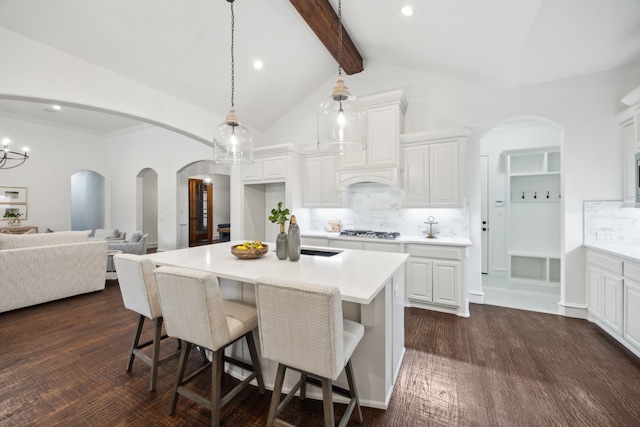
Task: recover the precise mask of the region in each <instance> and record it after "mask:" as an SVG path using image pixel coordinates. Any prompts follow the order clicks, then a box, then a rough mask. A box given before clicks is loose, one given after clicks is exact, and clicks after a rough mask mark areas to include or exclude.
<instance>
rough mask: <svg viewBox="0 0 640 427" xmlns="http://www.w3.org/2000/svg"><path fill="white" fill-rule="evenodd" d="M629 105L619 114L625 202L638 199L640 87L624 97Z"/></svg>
mask: <svg viewBox="0 0 640 427" xmlns="http://www.w3.org/2000/svg"><path fill="white" fill-rule="evenodd" d="M622 103H624V104H626V105H628V106H629V107H628V108H627V109H625V110H624V111H622V112H621V113H620V114H618V117H617V118H618V123H620V128H621V135H622V173H623V182H622V191H623V193H622V195H623V198H624V202H625V204H628V205H633V204H634V203H635V201H636V161H635V154H636V153H638V152H640V87H638V88H636V89H635V90H633V91H632V92H630V93H629V94H628V95H627V96H625V97H624V98H622Z"/></svg>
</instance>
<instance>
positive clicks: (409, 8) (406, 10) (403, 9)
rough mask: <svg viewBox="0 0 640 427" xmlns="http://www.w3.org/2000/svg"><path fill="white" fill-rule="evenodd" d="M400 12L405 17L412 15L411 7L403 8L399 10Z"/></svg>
mask: <svg viewBox="0 0 640 427" xmlns="http://www.w3.org/2000/svg"><path fill="white" fill-rule="evenodd" d="M401 12H402V14H403V15H405V16H411V15H413V8H412V7H411V6H405V7H403V8H402V9H401Z"/></svg>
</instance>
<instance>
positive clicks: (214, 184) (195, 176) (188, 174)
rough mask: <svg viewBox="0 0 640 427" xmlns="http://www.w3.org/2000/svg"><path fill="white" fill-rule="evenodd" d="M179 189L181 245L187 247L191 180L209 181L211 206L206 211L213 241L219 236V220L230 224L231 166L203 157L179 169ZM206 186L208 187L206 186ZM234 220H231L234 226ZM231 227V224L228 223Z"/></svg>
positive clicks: (188, 241)
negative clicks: (215, 162)
mask: <svg viewBox="0 0 640 427" xmlns="http://www.w3.org/2000/svg"><path fill="white" fill-rule="evenodd" d="M177 180H178V192H177V203H176V207H177V218H178V233H179V235H178V242H179V243H178V246H179V247H180V248H186V247H188V246H189V243H190V238H189V234H190V233H189V230H190V217H189V211H190V206H189V205H190V203H189V202H190V200H189V193H190V191H189V181H190V180H191V181H192V182H194V181H199V182H202V183H203V184H205V183H206V184H207V185H210V187H211V193H210V196H208V197H210V199H209V200H207V201H208V202H210V203H211V210H210V211H208V212H207V219H208V220H210V222H209V224H211V225H210V227H211V230H209V231H211V239H210V240H209V241H207V242H200V243H204V244H206V243H212V242H215V241H219V240H220V237H221V236H220V232H219V231H218V228H220V227H219V224H231V190H230V187H231V180H230V170H229V167H228V166H222V165H216V164H214V163H213V161H211V160H201V161H197V162H194V163H190V164H188V165H187V166H185V167H184V168H182V169H181V170H179V171H178V173H177ZM205 188H206V187H205ZM232 227H233V224H231V228H232ZM225 228H228V227H225Z"/></svg>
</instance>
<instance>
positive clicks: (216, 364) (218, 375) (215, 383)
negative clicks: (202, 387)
mask: <svg viewBox="0 0 640 427" xmlns="http://www.w3.org/2000/svg"><path fill="white" fill-rule="evenodd" d="M223 356H224V348H221V349H219V350H217V351H214V352H213V358H212V360H211V425H212V426H214V427H217V426H219V425H220V407H221V400H222V369H223V368H224V360H223V359H222V357H223Z"/></svg>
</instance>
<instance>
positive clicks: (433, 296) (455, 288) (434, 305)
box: [405, 244, 468, 316]
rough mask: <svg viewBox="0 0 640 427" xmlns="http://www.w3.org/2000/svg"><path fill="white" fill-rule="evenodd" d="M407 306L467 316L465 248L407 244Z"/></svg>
mask: <svg viewBox="0 0 640 427" xmlns="http://www.w3.org/2000/svg"><path fill="white" fill-rule="evenodd" d="M406 252H407V253H408V254H409V255H410V258H409V260H408V261H407V266H406V283H407V291H406V295H405V299H406V305H407V306H409V307H419V308H426V309H430V310H436V311H443V312H446V313H453V314H457V315H464V316H466V315H468V313H467V312H466V310H465V308H464V304H463V298H462V294H463V291H462V289H463V286H462V280H461V272H462V269H463V259H464V248H461V247H455V246H434V245H419V244H409V245H407V249H406Z"/></svg>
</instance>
